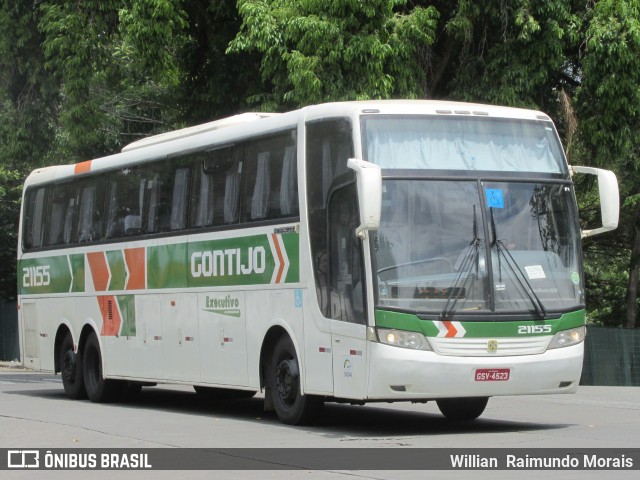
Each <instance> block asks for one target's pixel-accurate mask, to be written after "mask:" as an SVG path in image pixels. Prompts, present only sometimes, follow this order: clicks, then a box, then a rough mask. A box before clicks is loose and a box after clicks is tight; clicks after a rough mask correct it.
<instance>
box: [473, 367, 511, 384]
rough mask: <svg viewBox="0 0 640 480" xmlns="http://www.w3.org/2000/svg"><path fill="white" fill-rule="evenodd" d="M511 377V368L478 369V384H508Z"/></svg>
mask: <svg viewBox="0 0 640 480" xmlns="http://www.w3.org/2000/svg"><path fill="white" fill-rule="evenodd" d="M510 375H511V369H510V368H478V369H477V370H476V382H506V381H507V380H509V376H510Z"/></svg>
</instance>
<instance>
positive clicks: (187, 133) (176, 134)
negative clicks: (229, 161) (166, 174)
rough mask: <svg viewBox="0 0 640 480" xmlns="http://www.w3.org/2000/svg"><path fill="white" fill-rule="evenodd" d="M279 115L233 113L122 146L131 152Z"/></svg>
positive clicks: (123, 149)
mask: <svg viewBox="0 0 640 480" xmlns="http://www.w3.org/2000/svg"><path fill="white" fill-rule="evenodd" d="M274 115H278V114H277V113H259V112H258V113H254V112H250V113H241V114H239V115H233V116H231V117H226V118H223V119H220V120H215V121H213V122H208V123H203V124H202V125H196V126H194V127H187V128H182V129H180V130H174V131H171V132H165V133H160V134H158V135H154V136H152V137H147V138H143V139H141V140H137V141H135V142H132V143H130V144H128V145H126V146H124V147H123V148H122V151H123V152H129V151H131V150H135V149H137V148H144V147H149V146H151V145H156V144H158V143H164V142H170V141H171V140H177V139H178V138H185V137H191V136H193V135H198V134H199V133H205V132H212V131H214V130H219V129H221V128H227V127H233V126H235V125H241V124H243V123H249V122H255V121H256V120H261V119H263V118H268V117H272V116H274Z"/></svg>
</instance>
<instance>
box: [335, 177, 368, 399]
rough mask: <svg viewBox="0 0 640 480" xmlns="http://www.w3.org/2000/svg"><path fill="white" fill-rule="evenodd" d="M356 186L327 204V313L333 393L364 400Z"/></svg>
mask: <svg viewBox="0 0 640 480" xmlns="http://www.w3.org/2000/svg"><path fill="white" fill-rule="evenodd" d="M356 198H357V197H356V186H355V183H351V184H349V185H347V186H345V187H342V188H340V189H338V190H336V191H334V193H333V194H332V196H331V200H330V204H329V219H330V221H329V251H330V254H329V278H330V282H329V283H330V292H329V314H330V316H331V318H332V319H333V320H332V321H331V334H332V343H333V347H332V348H333V376H334V394H335V396H336V397H343V398H363V396H364V394H365V391H366V378H367V375H366V370H367V365H366V359H367V354H366V348H367V342H366V309H365V301H364V298H365V287H364V285H365V281H364V268H363V263H362V261H363V255H362V241H361V240H360V239H359V238H358V237H357V236H356V234H355V230H356V227H357V226H358V225H359V224H360V222H359V212H358V202H357V200H356Z"/></svg>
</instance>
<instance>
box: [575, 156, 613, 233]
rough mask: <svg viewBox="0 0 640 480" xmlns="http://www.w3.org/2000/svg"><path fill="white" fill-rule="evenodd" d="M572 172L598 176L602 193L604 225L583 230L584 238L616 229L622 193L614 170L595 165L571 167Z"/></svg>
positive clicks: (599, 191) (601, 209)
mask: <svg viewBox="0 0 640 480" xmlns="http://www.w3.org/2000/svg"><path fill="white" fill-rule="evenodd" d="M569 168H570V169H571V173H572V174H573V173H587V174H589V175H596V176H597V177H598V193H599V194H600V212H601V215H602V227H600V228H594V229H593V230H583V231H582V238H586V237H591V236H593V235H598V234H600V233H604V232H609V231H611V230H615V229H616V228H617V227H618V217H619V215H620V194H619V192H618V180H617V179H616V176H615V174H614V173H613V172H611V171H609V170H602V169H600V168H593V167H569Z"/></svg>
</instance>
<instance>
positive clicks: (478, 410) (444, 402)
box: [436, 397, 489, 422]
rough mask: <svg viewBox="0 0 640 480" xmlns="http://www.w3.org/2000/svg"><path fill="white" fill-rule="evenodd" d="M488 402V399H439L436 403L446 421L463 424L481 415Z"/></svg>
mask: <svg viewBox="0 0 640 480" xmlns="http://www.w3.org/2000/svg"><path fill="white" fill-rule="evenodd" d="M488 401H489V398H488V397H470V398H441V399H439V400H436V403H437V404H438V408H439V409H440V412H442V414H443V415H444V416H445V417H447V419H449V420H455V421H463V422H464V421H470V420H475V419H476V418H478V417H479V416H480V415H482V412H484V409H485V408H486V406H487V402H488Z"/></svg>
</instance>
